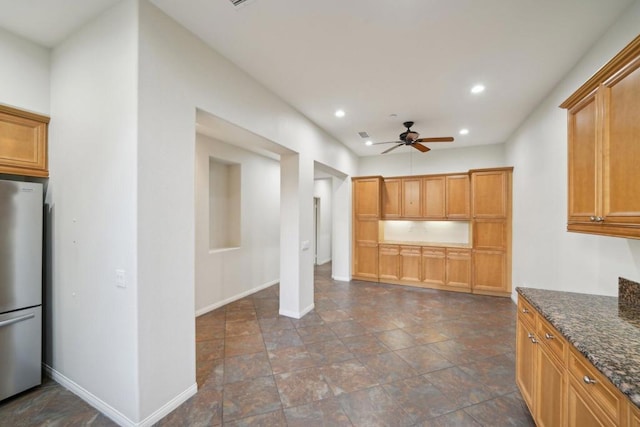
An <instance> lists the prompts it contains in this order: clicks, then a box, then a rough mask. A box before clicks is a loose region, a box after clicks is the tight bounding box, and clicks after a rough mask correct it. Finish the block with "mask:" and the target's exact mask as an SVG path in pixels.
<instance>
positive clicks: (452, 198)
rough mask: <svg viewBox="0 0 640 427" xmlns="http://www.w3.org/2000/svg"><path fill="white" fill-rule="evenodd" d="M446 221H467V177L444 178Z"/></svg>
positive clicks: (452, 176) (468, 205) (465, 175)
mask: <svg viewBox="0 0 640 427" xmlns="http://www.w3.org/2000/svg"><path fill="white" fill-rule="evenodd" d="M446 189H447V193H446V198H445V200H446V202H447V212H446V213H447V219H469V216H470V215H469V214H470V210H471V209H470V204H469V203H470V201H469V199H470V194H469V175H467V174H464V175H447V176H446Z"/></svg>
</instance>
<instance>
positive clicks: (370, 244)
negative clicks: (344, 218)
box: [353, 219, 378, 281]
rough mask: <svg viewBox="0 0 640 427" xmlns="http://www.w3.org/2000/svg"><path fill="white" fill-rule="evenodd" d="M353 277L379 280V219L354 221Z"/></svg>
mask: <svg viewBox="0 0 640 427" xmlns="http://www.w3.org/2000/svg"><path fill="white" fill-rule="evenodd" d="M353 231H354V233H353V237H354V245H353V252H354V253H353V277H354V278H357V279H364V280H375V281H377V280H378V220H377V219H365V220H358V219H356V220H354V222H353Z"/></svg>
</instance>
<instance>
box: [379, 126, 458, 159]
mask: <svg viewBox="0 0 640 427" xmlns="http://www.w3.org/2000/svg"><path fill="white" fill-rule="evenodd" d="M403 125H404V127H406V128H407V130H406V131H404V132H402V133H401V134H400V136H399V137H398V138H399V139H400V140H399V141H387V142H376V143H375V144H373V145H378V144H396V145H394V146H393V147H391V148H389V149H386V150H384V151H383V152H382V153H381V154H386V153H388V152H390V151H392V150H395V149H396V148H398V147H400V146H402V145H409V146H411V147H413V148H415V149H416V150H418V151H421V152H423V153H426V152H427V151H430V150H431V149H430V148H429V147H427V146H425V145H422V144H421V142H453V137H451V136H442V137H431V138H419V137H420V134H419V133H418V132H416V131H413V130H411V126H413V122H411V121H409V122H404V123H403Z"/></svg>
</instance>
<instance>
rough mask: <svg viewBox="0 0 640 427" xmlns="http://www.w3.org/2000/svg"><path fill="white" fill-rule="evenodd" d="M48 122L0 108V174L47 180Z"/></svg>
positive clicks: (27, 114)
mask: <svg viewBox="0 0 640 427" xmlns="http://www.w3.org/2000/svg"><path fill="white" fill-rule="evenodd" d="M48 123H49V118H48V117H45V116H41V115H39V114H33V113H29V112H26V111H22V110H18V109H15V108H11V107H7V106H4V105H0V173H6V174H13V175H24V176H38V177H47V176H49V170H48V166H47V125H48Z"/></svg>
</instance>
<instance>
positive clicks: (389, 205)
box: [382, 178, 402, 219]
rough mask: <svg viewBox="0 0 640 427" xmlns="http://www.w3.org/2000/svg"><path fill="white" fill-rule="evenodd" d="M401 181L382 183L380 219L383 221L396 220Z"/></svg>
mask: <svg viewBox="0 0 640 427" xmlns="http://www.w3.org/2000/svg"><path fill="white" fill-rule="evenodd" d="M401 183H402V181H401V180H400V179H399V178H390V179H385V180H384V181H383V182H382V217H383V218H384V219H398V218H400V217H401V216H402V213H401V212H400V204H401V200H402V197H401V194H402V191H401V187H400V184H401Z"/></svg>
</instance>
